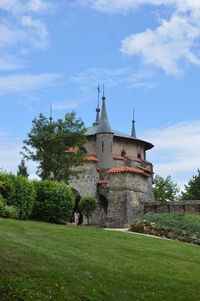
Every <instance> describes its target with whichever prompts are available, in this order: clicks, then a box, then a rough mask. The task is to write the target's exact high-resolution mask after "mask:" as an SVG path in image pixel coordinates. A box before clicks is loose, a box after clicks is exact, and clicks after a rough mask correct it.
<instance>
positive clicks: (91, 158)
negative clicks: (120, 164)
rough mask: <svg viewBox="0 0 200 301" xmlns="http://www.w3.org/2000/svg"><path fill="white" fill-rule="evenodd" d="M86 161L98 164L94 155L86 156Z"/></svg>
mask: <svg viewBox="0 0 200 301" xmlns="http://www.w3.org/2000/svg"><path fill="white" fill-rule="evenodd" d="M86 161H92V162H99V160H98V158H97V156H96V155H88V156H86Z"/></svg>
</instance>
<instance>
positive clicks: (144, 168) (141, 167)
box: [138, 166, 154, 174]
mask: <svg viewBox="0 0 200 301" xmlns="http://www.w3.org/2000/svg"><path fill="white" fill-rule="evenodd" d="M138 168H140V169H142V170H144V171H147V172H149V173H151V174H153V173H154V172H153V171H152V170H151V169H149V168H146V167H143V166H138Z"/></svg>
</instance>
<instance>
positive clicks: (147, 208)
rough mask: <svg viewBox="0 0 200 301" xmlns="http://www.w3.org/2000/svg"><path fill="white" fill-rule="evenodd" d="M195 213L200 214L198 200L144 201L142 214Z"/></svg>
mask: <svg viewBox="0 0 200 301" xmlns="http://www.w3.org/2000/svg"><path fill="white" fill-rule="evenodd" d="M181 212H187V213H197V214H200V200H196V201H181V202H168V203H166V204H163V203H161V202H153V203H144V214H147V213H181Z"/></svg>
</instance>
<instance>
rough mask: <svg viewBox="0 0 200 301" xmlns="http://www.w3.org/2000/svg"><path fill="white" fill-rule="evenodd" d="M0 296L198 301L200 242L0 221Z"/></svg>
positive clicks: (52, 298) (80, 300) (37, 298)
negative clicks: (195, 244)
mask: <svg viewBox="0 0 200 301" xmlns="http://www.w3.org/2000/svg"><path fill="white" fill-rule="evenodd" d="M0 300H1V301H3V300H17V301H18V300H42V301H45V300H59V301H60V300H69V301H75V300H76V301H78V300H79V301H91V300H92V301H93V300H94V301H95V300H99V301H100V300H102V301H107V300H108V301H109V300H111V301H120V300H121V301H129V300H130V301H137V300H141V301H142V300H151V301H158V300H159V301H167V300H169V301H172V300H176V301H179V300H181V301H182V300H186V301H189V300H192V301H195V300H196V301H199V300H200V248H199V247H197V246H193V245H188V244H184V243H180V242H177V241H168V240H162V239H156V238H150V237H144V236H140V235H135V234H132V233H131V234H129V233H120V232H114V231H105V230H103V229H95V228H89V227H73V226H59V225H53V224H45V223H39V222H31V221H27V222H22V221H14V220H5V219H0Z"/></svg>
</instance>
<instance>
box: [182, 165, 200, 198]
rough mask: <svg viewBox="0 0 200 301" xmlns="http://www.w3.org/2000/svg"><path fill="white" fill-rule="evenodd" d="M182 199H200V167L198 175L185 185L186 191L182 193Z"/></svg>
mask: <svg viewBox="0 0 200 301" xmlns="http://www.w3.org/2000/svg"><path fill="white" fill-rule="evenodd" d="M181 199H182V200H188V201H189V200H200V170H199V169H198V171H197V175H195V176H193V177H192V179H191V180H190V181H189V182H188V184H187V185H185V192H182V194H181Z"/></svg>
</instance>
